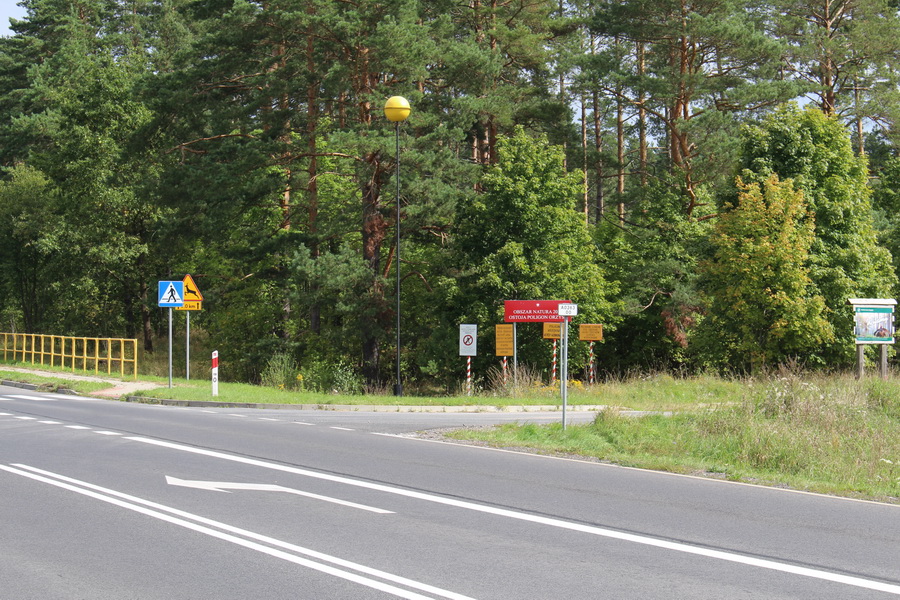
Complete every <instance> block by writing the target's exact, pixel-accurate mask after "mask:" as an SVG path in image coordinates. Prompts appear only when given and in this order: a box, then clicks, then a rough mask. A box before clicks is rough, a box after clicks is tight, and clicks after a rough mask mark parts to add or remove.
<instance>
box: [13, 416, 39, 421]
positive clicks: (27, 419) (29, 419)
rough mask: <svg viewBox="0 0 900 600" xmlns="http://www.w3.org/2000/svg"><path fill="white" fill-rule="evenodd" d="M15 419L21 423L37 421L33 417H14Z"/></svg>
mask: <svg viewBox="0 0 900 600" xmlns="http://www.w3.org/2000/svg"><path fill="white" fill-rule="evenodd" d="M16 418H17V419H19V420H21V421H37V419H36V418H35V417H16Z"/></svg>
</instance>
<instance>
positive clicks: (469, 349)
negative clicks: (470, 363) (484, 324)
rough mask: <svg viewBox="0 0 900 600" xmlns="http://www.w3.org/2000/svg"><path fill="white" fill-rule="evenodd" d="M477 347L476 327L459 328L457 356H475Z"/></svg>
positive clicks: (465, 326)
mask: <svg viewBox="0 0 900 600" xmlns="http://www.w3.org/2000/svg"><path fill="white" fill-rule="evenodd" d="M477 347H478V325H460V326H459V355H460V356H475V355H476V354H477Z"/></svg>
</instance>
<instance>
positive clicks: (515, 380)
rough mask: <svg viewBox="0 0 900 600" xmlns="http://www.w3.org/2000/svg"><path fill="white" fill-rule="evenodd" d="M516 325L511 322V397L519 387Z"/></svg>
mask: <svg viewBox="0 0 900 600" xmlns="http://www.w3.org/2000/svg"><path fill="white" fill-rule="evenodd" d="M516 325H517V323H515V322H513V324H512V326H513V396H515V395H516V388H518V387H519V338H518V332H517V330H516Z"/></svg>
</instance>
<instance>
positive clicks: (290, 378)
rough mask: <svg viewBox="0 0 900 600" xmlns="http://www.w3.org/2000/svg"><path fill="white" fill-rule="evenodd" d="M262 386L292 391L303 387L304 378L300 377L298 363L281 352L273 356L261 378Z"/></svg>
mask: <svg viewBox="0 0 900 600" xmlns="http://www.w3.org/2000/svg"><path fill="white" fill-rule="evenodd" d="M260 380H261V382H262V385H264V386H266V387H273V388H278V389H280V390H290V389H295V388H299V387H301V386H302V383H303V379H302V376H298V367H297V361H295V360H294V359H293V357H292V356H290V355H289V354H285V353H283V352H280V353H278V354H274V355H272V357H271V358H269V360H268V362H267V363H266V368H265V369H263V372H262V375H261V376H260Z"/></svg>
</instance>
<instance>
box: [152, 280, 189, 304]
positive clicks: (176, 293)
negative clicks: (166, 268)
mask: <svg viewBox="0 0 900 600" xmlns="http://www.w3.org/2000/svg"><path fill="white" fill-rule="evenodd" d="M158 299H159V302H158V304H159V306H160V307H162V308H177V307H179V306H183V305H184V282H182V281H160V282H159V296H158Z"/></svg>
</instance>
